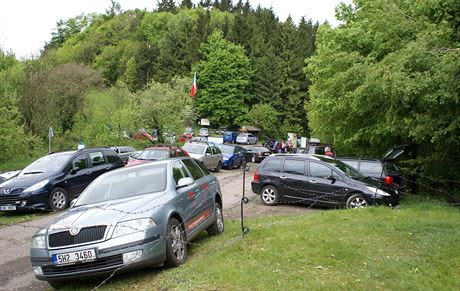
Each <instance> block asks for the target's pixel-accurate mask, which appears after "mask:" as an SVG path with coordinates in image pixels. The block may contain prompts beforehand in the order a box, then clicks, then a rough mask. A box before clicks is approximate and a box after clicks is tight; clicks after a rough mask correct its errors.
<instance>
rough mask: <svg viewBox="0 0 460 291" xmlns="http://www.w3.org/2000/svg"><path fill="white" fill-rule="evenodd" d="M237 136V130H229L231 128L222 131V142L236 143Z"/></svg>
mask: <svg viewBox="0 0 460 291" xmlns="http://www.w3.org/2000/svg"><path fill="white" fill-rule="evenodd" d="M237 136H238V132H237V131H231V130H227V131H224V133H223V134H222V137H223V139H224V143H226V142H228V143H236V137H237Z"/></svg>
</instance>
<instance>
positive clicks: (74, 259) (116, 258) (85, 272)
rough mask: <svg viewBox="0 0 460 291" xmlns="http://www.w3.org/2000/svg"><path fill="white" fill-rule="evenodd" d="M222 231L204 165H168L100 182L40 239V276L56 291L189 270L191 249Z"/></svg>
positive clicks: (215, 185)
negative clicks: (116, 276)
mask: <svg viewBox="0 0 460 291" xmlns="http://www.w3.org/2000/svg"><path fill="white" fill-rule="evenodd" d="M204 230H206V231H207V232H208V234H209V235H217V234H220V233H222V232H223V231H224V220H223V214H222V196H221V190H220V186H219V182H218V180H217V178H216V177H215V176H213V175H212V174H211V173H210V172H209V171H208V169H206V167H205V166H204V165H203V164H202V163H201V162H199V161H197V160H194V159H191V158H179V159H169V160H163V161H158V162H153V163H149V164H145V165H140V166H137V167H129V168H123V169H118V170H114V171H111V172H108V173H106V174H103V175H101V176H100V177H99V178H97V179H96V180H94V181H93V182H92V183H91V184H90V185H89V186H88V187H87V188H86V189H85V191H84V192H83V193H82V194H81V195H80V197H79V198H78V199H77V200H76V201H75V202H74V203H73V204H72V207H71V208H70V209H69V210H68V211H67V212H65V213H63V214H62V215H61V216H59V217H58V218H56V219H55V220H53V221H52V222H50V223H49V224H48V225H46V226H44V227H43V228H42V229H40V230H39V231H37V232H36V233H35V235H34V236H33V238H32V243H31V250H30V257H31V260H32V268H33V272H34V274H35V276H36V277H37V278H38V279H40V280H46V281H48V283H49V284H50V285H51V286H52V287H55V288H59V287H62V286H63V285H64V282H65V281H67V280H68V279H75V278H83V277H94V276H97V275H108V274H112V273H113V272H116V273H119V272H123V271H127V270H132V269H134V268H140V267H144V266H151V265H158V264H164V265H166V266H168V267H175V266H178V265H180V264H182V263H184V262H185V260H186V257H187V243H188V242H189V241H190V240H192V239H193V238H194V237H196V236H197V235H198V234H200V233H201V232H202V231H204Z"/></svg>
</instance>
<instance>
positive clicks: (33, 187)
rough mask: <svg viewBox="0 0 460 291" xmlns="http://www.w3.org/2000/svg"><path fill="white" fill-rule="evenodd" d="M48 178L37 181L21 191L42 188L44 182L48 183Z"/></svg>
mask: <svg viewBox="0 0 460 291" xmlns="http://www.w3.org/2000/svg"><path fill="white" fill-rule="evenodd" d="M49 181H50V180H48V179H46V180H43V181H41V182H38V183H36V184H34V185H32V186H30V187H29V188H26V189H25V190H24V191H23V192H33V191H36V190H38V189H40V188H43V187H45V185H46V184H48V182H49Z"/></svg>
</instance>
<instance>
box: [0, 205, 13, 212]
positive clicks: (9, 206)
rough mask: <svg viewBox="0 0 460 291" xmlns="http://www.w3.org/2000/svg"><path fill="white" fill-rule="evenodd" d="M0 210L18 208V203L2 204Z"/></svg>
mask: <svg viewBox="0 0 460 291" xmlns="http://www.w3.org/2000/svg"><path fill="white" fill-rule="evenodd" d="M0 210H2V211H8V210H16V205H2V206H0Z"/></svg>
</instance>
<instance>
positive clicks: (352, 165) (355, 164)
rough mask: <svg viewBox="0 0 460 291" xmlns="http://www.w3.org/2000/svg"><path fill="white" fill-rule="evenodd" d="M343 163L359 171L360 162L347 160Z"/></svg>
mask: <svg viewBox="0 0 460 291" xmlns="http://www.w3.org/2000/svg"><path fill="white" fill-rule="evenodd" d="M342 162H344V163H345V164H347V165H349V166H351V167H353V168H355V169H358V161H347V160H343V161H342Z"/></svg>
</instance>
